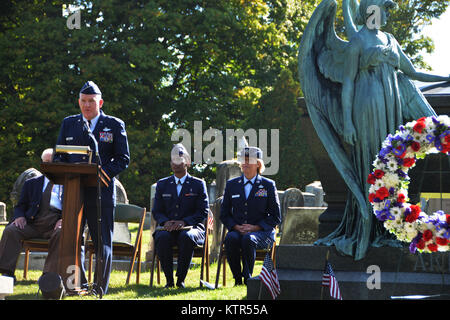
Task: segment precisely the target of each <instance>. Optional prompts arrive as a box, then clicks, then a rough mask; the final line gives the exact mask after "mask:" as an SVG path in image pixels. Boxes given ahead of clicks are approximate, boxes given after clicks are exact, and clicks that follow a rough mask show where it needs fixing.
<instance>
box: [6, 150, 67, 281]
mask: <svg viewBox="0 0 450 320" xmlns="http://www.w3.org/2000/svg"><path fill="white" fill-rule="evenodd" d="M52 156H53V149H50V148H49V149H45V150H44V152H42V156H41V159H42V162H51V161H52ZM62 199H63V187H62V186H61V185H56V184H53V182H52V181H50V180H49V179H48V178H47V177H46V176H44V175H41V176H37V177H34V178H31V179H28V180H27V181H25V183H24V185H23V187H22V190H21V193H20V199H19V202H18V203H17V205H16V206H15V207H14V215H13V217H12V222H11V223H10V224H9V225H8V226H6V227H5V229H4V230H3V234H2V238H1V240H0V273H2V274H4V275H7V276H10V277H14V272H15V270H16V264H17V259H18V258H19V255H20V253H21V252H22V250H23V248H22V241H23V240H26V239H32V238H44V239H49V246H48V256H47V258H46V259H45V264H44V269H43V273H46V272H57V268H58V251H59V249H58V248H59V238H60V230H61V222H62V220H61V210H62ZM14 279H15V277H14Z"/></svg>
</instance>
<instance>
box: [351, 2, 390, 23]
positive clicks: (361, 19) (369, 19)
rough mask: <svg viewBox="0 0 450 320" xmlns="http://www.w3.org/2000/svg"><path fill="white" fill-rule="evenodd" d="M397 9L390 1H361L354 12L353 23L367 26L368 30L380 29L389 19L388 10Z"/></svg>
mask: <svg viewBox="0 0 450 320" xmlns="http://www.w3.org/2000/svg"><path fill="white" fill-rule="evenodd" d="M395 8H397V4H396V3H395V2H394V1H391V0H361V2H360V3H359V8H358V11H357V12H356V18H355V23H356V24H357V25H364V24H365V25H367V26H368V27H369V29H380V27H382V26H384V25H386V23H387V18H389V10H391V9H395Z"/></svg>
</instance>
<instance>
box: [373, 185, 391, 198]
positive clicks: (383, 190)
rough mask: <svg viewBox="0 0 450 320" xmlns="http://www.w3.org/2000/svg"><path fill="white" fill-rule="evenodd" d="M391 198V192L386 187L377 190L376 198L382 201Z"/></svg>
mask: <svg viewBox="0 0 450 320" xmlns="http://www.w3.org/2000/svg"><path fill="white" fill-rule="evenodd" d="M388 196H389V190H388V189H387V188H386V187H381V188H380V189H378V190H377V193H376V197H377V198H379V199H380V200H383V199H384V198H387V197H388Z"/></svg>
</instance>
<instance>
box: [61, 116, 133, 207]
mask: <svg viewBox="0 0 450 320" xmlns="http://www.w3.org/2000/svg"><path fill="white" fill-rule="evenodd" d="M92 133H93V134H94V136H95V139H96V140H97V143H98V149H99V155H100V160H101V164H102V168H103V170H104V171H105V173H106V174H107V175H108V176H109V177H110V178H111V183H110V184H109V186H108V188H102V206H108V207H109V206H115V203H116V199H115V186H114V177H115V176H116V175H118V174H119V173H120V172H122V171H123V170H125V169H126V168H127V167H128V164H129V163H130V152H129V148H128V139H127V133H126V131H125V123H124V122H123V121H122V120H120V119H119V118H116V117H112V116H108V115H106V114H104V113H103V111H102V110H100V117H99V119H98V122H97V125H96V126H95V128H94V131H93V132H92ZM56 144H57V145H75V146H90V148H91V150H95V144H94V142H93V141H92V139H90V138H89V135H88V133H87V131H86V129H85V128H84V124H83V117H82V115H81V114H78V115H73V116H69V117H66V118H65V119H64V120H63V122H62V124H61V128H60V130H59V135H58V140H57V142H56ZM55 160H56V161H63V162H69V163H75V162H88V160H89V159H88V157H87V156H85V155H78V154H59V155H56V156H55ZM92 162H93V163H95V162H96V157H95V152H94V155H93V157H92ZM87 189H90V188H87ZM92 189H95V188H92ZM96 195H97V192H96V191H93V192H86V193H85V203H86V204H95V201H96V198H97V197H96Z"/></svg>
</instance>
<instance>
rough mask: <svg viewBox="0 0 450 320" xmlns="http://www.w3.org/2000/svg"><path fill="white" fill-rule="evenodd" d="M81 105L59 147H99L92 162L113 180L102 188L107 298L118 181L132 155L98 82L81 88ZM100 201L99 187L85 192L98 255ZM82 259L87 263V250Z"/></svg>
mask: <svg viewBox="0 0 450 320" xmlns="http://www.w3.org/2000/svg"><path fill="white" fill-rule="evenodd" d="M78 104H79V106H80V110H81V114H77V115H73V116H69V117H66V118H65V119H64V120H63V122H62V124H61V128H60V130H59V135H58V140H57V142H56V144H57V145H75V146H90V149H91V150H96V147H97V146H98V153H99V158H100V159H97V157H96V156H95V155H94V156H93V159H92V162H93V163H97V161H99V164H100V165H101V167H102V169H103V171H104V172H105V173H106V174H107V175H108V177H109V178H111V181H110V183H109V186H108V187H102V188H101V219H102V220H101V237H102V248H103V261H104V263H103V270H102V273H103V275H102V281H101V283H100V287H101V288H102V290H103V293H104V294H106V293H107V290H108V285H109V276H110V272H111V264H112V240H113V227H114V211H115V206H116V188H115V184H114V180H115V178H114V177H115V176H117V175H118V174H119V173H120V172H122V171H123V170H125V169H126V168H127V167H128V164H129V162H130V152H129V149H128V139H127V133H126V131H125V124H124V122H123V121H122V120H120V119H119V118H116V117H112V116H109V115H106V114H105V113H104V112H103V111H102V110H101V108H102V106H103V99H102V93H101V91H100V89H99V88H98V86H97V85H96V84H95V83H94V82H92V81H88V82H86V83H85V84H84V86H83V87H82V88H81V90H80V95H79V99H78ZM89 131H90V132H91V134H92V135H93V137H94V138H95V141H94V140H93V138H92V135H90V134H89ZM96 145H97V146H96ZM54 161H63V162H69V163H76V162H88V157H87V156H85V155H79V154H57V155H55V158H54ZM97 199H98V197H97V188H96V187H86V188H84V210H83V226H84V224H85V223H86V221H87V223H88V227H89V232H90V235H91V237H92V240H93V242H94V246H95V250H96V252H97V247H98V235H97V233H98V232H97V221H98V219H97ZM81 255H82V259H83V258H84V250H83V248H82V254H81ZM82 267H84V264H82ZM81 282H82V285H83V284H84V285H87V281H86V277H85V274H84V268H83V270H82V274H81ZM94 282H95V283H97V274H95V275H94Z"/></svg>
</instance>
